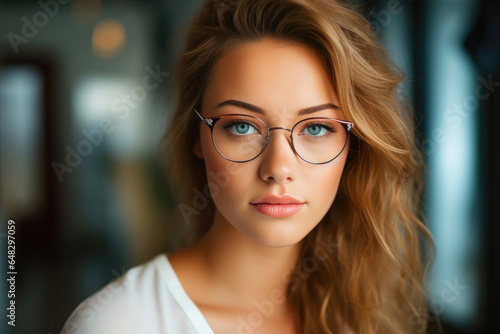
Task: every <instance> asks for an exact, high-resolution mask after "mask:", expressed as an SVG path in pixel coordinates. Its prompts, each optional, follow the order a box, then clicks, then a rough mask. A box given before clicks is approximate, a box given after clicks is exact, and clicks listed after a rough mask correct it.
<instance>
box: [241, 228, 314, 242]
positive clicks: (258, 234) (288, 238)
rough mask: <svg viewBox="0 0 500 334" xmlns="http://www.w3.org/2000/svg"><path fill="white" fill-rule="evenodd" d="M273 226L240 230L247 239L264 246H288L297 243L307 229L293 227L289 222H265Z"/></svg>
mask: <svg viewBox="0 0 500 334" xmlns="http://www.w3.org/2000/svg"><path fill="white" fill-rule="evenodd" d="M267 224H269V225H275V226H265V227H264V228H262V229H259V230H253V229H252V230H251V231H241V232H242V233H243V234H245V235H246V236H247V237H248V238H249V239H251V240H252V241H254V242H255V243H258V244H259V245H262V246H266V247H290V246H294V245H297V244H298V243H300V241H302V239H304V237H305V236H306V235H307V234H308V232H309V231H304V230H303V229H297V228H293V227H292V226H290V225H292V224H293V223H291V222H272V223H267Z"/></svg>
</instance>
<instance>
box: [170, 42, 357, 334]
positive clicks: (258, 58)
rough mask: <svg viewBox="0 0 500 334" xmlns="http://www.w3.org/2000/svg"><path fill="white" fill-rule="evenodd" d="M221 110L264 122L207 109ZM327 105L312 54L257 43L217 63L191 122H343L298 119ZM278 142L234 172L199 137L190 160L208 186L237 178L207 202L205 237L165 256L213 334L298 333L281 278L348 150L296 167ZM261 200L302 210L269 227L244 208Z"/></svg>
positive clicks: (330, 111)
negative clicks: (212, 208)
mask: <svg viewBox="0 0 500 334" xmlns="http://www.w3.org/2000/svg"><path fill="white" fill-rule="evenodd" d="M227 100H238V101H244V102H246V103H250V104H252V105H256V106H258V107H260V108H262V109H263V110H264V111H265V114H259V115H256V114H255V113H254V112H252V111H249V110H247V109H244V108H241V107H238V106H234V105H226V106H223V107H219V108H218V107H217V105H218V104H220V103H221V102H223V101H227ZM328 103H331V104H334V105H337V106H339V105H340V104H339V100H338V97H337V95H336V93H335V91H334V89H333V86H332V84H331V82H330V79H329V78H328V75H327V71H326V69H325V67H324V65H323V63H322V62H321V60H320V59H319V57H318V56H317V55H316V54H315V53H314V51H312V50H311V49H309V48H307V47H305V46H303V45H300V44H296V43H284V42H280V41H276V40H273V39H263V40H260V41H256V42H251V43H245V44H243V45H239V46H237V47H235V48H233V49H232V50H230V51H228V52H227V53H226V54H225V55H224V56H223V57H221V59H220V60H219V61H218V62H217V64H216V65H215V68H214V71H213V76H212V78H211V80H210V82H209V84H208V86H207V88H206V90H205V92H204V97H203V101H202V108H201V110H200V112H201V113H202V114H203V116H204V117H214V116H218V115H223V114H230V113H239V114H247V115H254V116H258V117H259V118H262V119H263V120H264V121H265V122H266V123H267V124H268V126H269V127H285V128H291V127H292V126H293V125H294V124H295V123H296V122H298V121H300V120H302V119H305V118H307V117H330V118H337V119H343V120H345V116H344V114H343V112H342V110H341V109H340V108H328V107H326V108H319V110H317V111H315V112H314V113H312V114H308V115H302V116H301V115H300V114H299V113H298V111H299V110H301V109H303V108H307V107H311V106H318V105H324V104H328ZM288 136H289V132H286V131H282V130H278V131H274V132H273V134H272V135H271V139H270V141H269V144H268V146H267V148H266V149H265V151H264V152H263V153H262V154H261V155H260V156H259V157H258V158H257V159H255V160H253V161H251V162H247V163H242V164H237V166H235V165H234V164H235V163H233V162H230V161H227V160H225V159H224V158H222V157H221V156H220V155H219V154H218V153H217V151H216V150H215V149H214V147H213V144H212V142H211V138H210V130H209V129H208V127H206V126H204V125H203V126H201V127H200V140H199V141H198V142H197V143H196V144H195V147H194V148H193V152H194V154H195V155H196V156H197V157H199V158H200V159H204V162H205V165H206V169H207V174H208V175H209V181H210V180H211V176H210V175H213V174H217V173H220V172H221V171H228V170H230V169H231V168H233V171H234V170H237V172H236V173H232V174H231V177H230V179H229V182H228V184H227V185H226V186H224V187H221V189H219V191H218V192H217V194H212V197H213V199H214V202H215V205H216V214H215V217H214V221H213V225H212V227H211V229H210V230H209V231H208V233H207V234H206V235H205V236H203V237H202V238H201V239H200V240H198V241H197V242H195V243H194V244H193V245H192V246H190V247H188V248H185V249H183V250H181V251H179V252H177V253H173V254H170V255H169V260H170V262H171V264H172V266H173V268H174V270H175V272H176V273H177V276H178V277H179V280H180V281H181V283H182V285H183V287H184V289H185V290H186V293H187V294H188V296H189V297H190V298H191V299H192V300H193V302H194V303H195V304H196V305H197V306H198V307H199V309H200V310H201V312H202V314H203V315H204V316H205V318H206V320H207V322H208V323H209V325H210V326H211V327H212V329H213V330H214V332H215V333H223V334H226V333H249V331H248V327H247V328H246V330H245V329H243V327H245V326H244V325H242V323H243V322H245V323H246V326H250V329H251V330H252V331H253V332H252V333H273V334H274V333H284V334H288V333H293V334H295V333H300V332H301V330H300V323H299V316H298V314H295V312H294V311H293V308H292V306H291V304H290V302H289V301H288V300H286V297H285V296H286V291H287V285H288V281H287V279H286V277H287V275H288V274H289V273H290V272H291V271H292V270H293V269H294V267H295V266H296V263H297V261H298V255H299V250H300V245H301V240H302V239H303V238H304V237H305V236H306V235H307V234H308V233H309V232H310V231H311V230H312V229H313V228H314V227H315V226H316V225H317V224H318V223H319V221H320V220H321V218H322V217H323V216H324V215H325V213H326V212H327V211H328V209H329V208H330V206H331V204H332V203H333V200H334V198H335V195H336V192H337V189H338V184H339V182H340V177H341V174H342V171H343V168H344V165H345V160H346V157H347V151H348V150H347V149H345V150H344V151H343V153H342V154H341V155H340V156H339V157H338V158H336V159H335V160H334V161H332V162H330V163H327V164H324V165H311V164H308V163H306V162H304V161H302V160H301V159H300V158H299V157H297V155H296V154H295V152H294V151H293V149H292V147H291V143H290V140H289V137H288ZM234 167H236V169H234ZM268 195H274V196H283V195H290V196H293V197H294V198H296V199H297V200H299V201H300V202H303V203H304V205H303V207H302V209H301V210H300V211H299V212H298V213H296V214H294V215H293V216H291V217H286V218H272V217H269V216H266V215H263V214H262V213H259V212H257V211H256V210H255V208H254V206H252V205H251V203H253V202H255V201H256V200H258V199H259V198H262V197H263V196H268ZM259 314H260V316H259Z"/></svg>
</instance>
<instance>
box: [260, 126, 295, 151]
mask: <svg viewBox="0 0 500 334" xmlns="http://www.w3.org/2000/svg"><path fill="white" fill-rule="evenodd" d="M274 130H285V131H288V132H290V146H291V147H292V151H293V152H294V153H295V154H296V155H299V154H298V153H297V151H296V150H295V146H294V144H293V137H292V129H288V128H284V127H282V126H276V127H274V128H268V129H267V138H266V142H265V143H264V147H262V151H261V152H260V153H259V155H261V154H262V152H264V150H265V149H266V148H267V144H269V139H270V136H269V133H270V132H271V131H274ZM299 157H300V156H299Z"/></svg>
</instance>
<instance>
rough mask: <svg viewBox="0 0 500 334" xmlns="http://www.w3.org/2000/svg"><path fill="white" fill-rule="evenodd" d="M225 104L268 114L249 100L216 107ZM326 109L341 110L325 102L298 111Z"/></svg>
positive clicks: (306, 111)
mask: <svg viewBox="0 0 500 334" xmlns="http://www.w3.org/2000/svg"><path fill="white" fill-rule="evenodd" d="M223 106H235V107H238V108H242V109H246V110H248V111H251V112H255V113H258V114H263V115H265V114H266V112H265V111H264V109H263V108H261V107H259V106H256V105H253V104H250V103H247V102H243V101H238V100H226V101H224V102H221V103H219V104H218V105H217V106H216V107H215V109H217V108H220V107H223ZM325 109H337V110H340V107H339V106H337V105H335V104H333V103H324V104H320V105H317V106H312V107H307V108H303V109H300V110H299V112H298V113H297V115H298V116H301V115H307V114H311V113H314V112H318V111H321V110H325Z"/></svg>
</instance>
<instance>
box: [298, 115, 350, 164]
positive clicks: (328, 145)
mask: <svg viewBox="0 0 500 334" xmlns="http://www.w3.org/2000/svg"><path fill="white" fill-rule="evenodd" d="M292 138H293V145H294V147H295V152H296V153H297V154H298V155H299V156H300V157H301V158H302V159H304V160H305V161H307V162H310V163H313V164H321V163H326V162H329V161H331V160H333V159H335V158H336V157H337V156H338V155H339V154H340V153H341V152H342V150H343V149H344V146H345V144H346V142H347V131H346V129H345V128H344V126H343V125H342V123H340V122H337V121H335V120H331V119H327V118H310V119H305V120H303V121H300V122H299V123H297V124H296V125H295V126H294V127H293V129H292Z"/></svg>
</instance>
